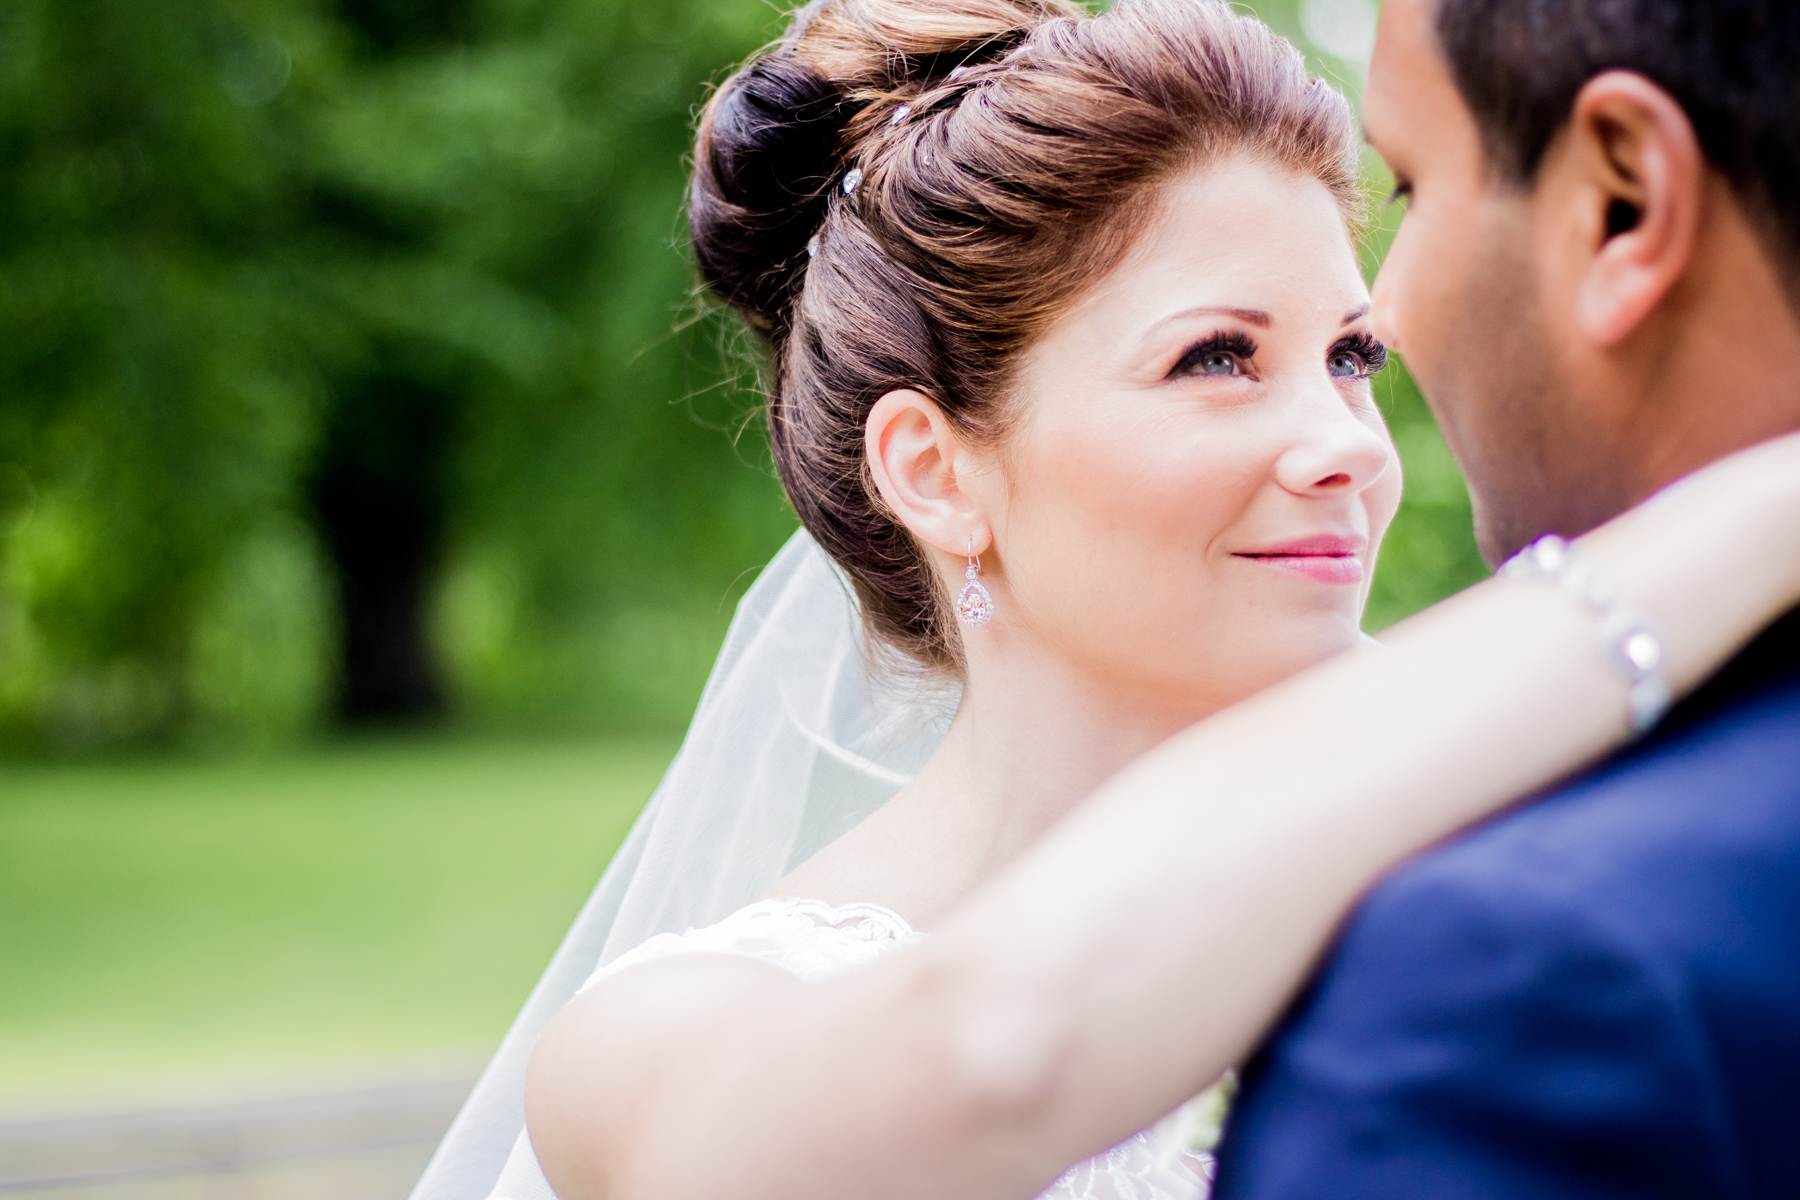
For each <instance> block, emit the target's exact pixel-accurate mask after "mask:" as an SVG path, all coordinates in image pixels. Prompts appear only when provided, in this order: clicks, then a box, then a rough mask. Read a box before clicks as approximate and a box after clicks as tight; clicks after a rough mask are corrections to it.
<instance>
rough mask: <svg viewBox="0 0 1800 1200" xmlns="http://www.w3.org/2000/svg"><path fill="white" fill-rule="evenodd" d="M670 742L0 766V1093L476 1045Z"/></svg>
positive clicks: (644, 791) (587, 881) (585, 884)
mask: <svg viewBox="0 0 1800 1200" xmlns="http://www.w3.org/2000/svg"><path fill="white" fill-rule="evenodd" d="M673 750H674V741H673V739H639V740H615V741H601V742H564V743H554V742H552V743H537V744H533V743H458V742H452V741H431V740H415V741H393V742H375V743H366V744H351V745H343V746H335V747H327V748H322V749H316V750H312V751H308V752H295V753H293V754H291V755H288V756H282V757H268V758H263V759H257V760H246V761H229V762H206V761H189V760H172V761H148V762H142V763H129V764H101V765H70V766H40V767H0V1100H3V1101H5V1102H7V1103H8V1104H9V1105H10V1104H16V1103H18V1102H20V1101H27V1100H31V1099H33V1098H42V1099H45V1100H48V1099H50V1098H51V1097H56V1098H64V1097H80V1096H83V1095H87V1094H103V1093H107V1092H109V1091H115V1090H118V1089H119V1088H121V1087H124V1086H127V1085H130V1084H133V1083H136V1084H137V1085H138V1086H140V1087H141V1086H142V1084H143V1081H147V1080H150V1081H153V1080H157V1079H163V1078H174V1077H178V1076H187V1077H196V1076H202V1077H203V1076H206V1075H208V1074H209V1073H210V1074H223V1073H232V1074H242V1073H245V1072H253V1073H254V1072H263V1073H276V1072H280V1071H284V1070H291V1069H296V1068H307V1067H310V1066H316V1065H317V1064H323V1063H334V1062H338V1063H354V1062H357V1061H369V1060H374V1059H381V1058H387V1057H393V1056H400V1055H406V1054H411V1053H417V1052H426V1051H431V1050H434V1049H437V1048H445V1047H480V1046H484V1045H492V1044H493V1043H495V1042H497V1041H498V1040H499V1038H500V1036H501V1034H502V1033H503V1032H504V1031H505V1029H506V1026H507V1023H508V1022H509V1021H510V1020H511V1018H512V1016H513V1014H514V1012H515V1011H516V1010H517V1008H518V1006H519V1004H520V1003H521V1002H522V1001H523V1000H524V997H525V995H526V993H527V992H528V991H529V990H530V987H531V985H532V983H533V982H534V981H535V979H536V978H537V975H538V972H539V971H540V970H541V969H542V968H543V966H544V964H545V962H546V961H548V959H549V956H550V953H551V951H552V950H553V949H554V948H555V946H556V944H557V942H558V940H560V938H561V937H562V934H563V932H564V930H565V929H566V928H567V926H568V924H569V922H570V920H571V919H572V918H573V917H574V914H575V911H576V909H577V908H578V907H579V906H580V904H581V901H582V900H583V899H584V898H585V896H586V895H587V893H588V891H589V890H590V889H591V888H592V887H593V884H594V881H595V880H596V879H598V878H599V875H600V871H601V869H602V868H603V867H604V866H605V865H606V861H607V859H608V858H609V857H610V856H611V854H612V852H613V850H614V849H615V848H616V847H617V846H618V843H619V841H620V840H621V839H622V838H623V837H624V835H625V831H626V830H627V829H628V828H629V827H630V824H631V822H632V820H633V818H635V817H636V815H637V813H638V810H639V809H640V808H641V807H642V805H643V803H644V801H645V800H646V799H647V798H648V797H649V794H650V791H651V789H652V788H653V787H654V786H655V784H656V781H657V779H658V778H659V777H660V775H661V773H662V770H663V768H664V766H665V765H666V764H667V762H668V760H669V757H670V756H671V754H672V753H673Z"/></svg>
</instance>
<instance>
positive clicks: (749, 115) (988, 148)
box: [689, 0, 1362, 671]
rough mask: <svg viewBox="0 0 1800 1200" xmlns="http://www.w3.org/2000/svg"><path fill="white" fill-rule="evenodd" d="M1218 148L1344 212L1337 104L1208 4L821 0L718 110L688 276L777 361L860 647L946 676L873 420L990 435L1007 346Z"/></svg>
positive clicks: (780, 444) (794, 446) (712, 117)
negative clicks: (922, 417) (914, 419)
mask: <svg viewBox="0 0 1800 1200" xmlns="http://www.w3.org/2000/svg"><path fill="white" fill-rule="evenodd" d="M903 104H905V105H909V106H910V110H909V111H908V112H907V113H905V114H901V113H900V106H901V105H903ZM1232 154H1247V155H1250V156H1253V157H1256V158H1259V159H1262V160H1265V161H1268V162H1272V163H1275V164H1278V165H1281V166H1284V167H1287V168H1289V169H1292V170H1294V171H1296V172H1299V173H1302V174H1304V175H1307V176H1310V177H1313V178H1316V179H1318V180H1320V181H1321V182H1323V183H1324V184H1325V186H1326V187H1328V188H1329V189H1330V190H1331V191H1332V193H1333V194H1334V195H1335V196H1336V197H1337V198H1338V201H1339V203H1340V205H1341V206H1342V208H1343V209H1344V211H1345V214H1346V218H1347V219H1349V220H1351V221H1352V222H1354V221H1355V220H1356V219H1357V217H1358V216H1359V215H1360V212H1361V204H1362V197H1361V193H1360V191H1359V190H1358V186H1357V154H1358V146H1357V138H1356V136H1355V131H1354V127H1353V124H1352V121H1351V118H1350V112H1349V107H1348V105H1347V104H1346V103H1345V101H1344V98H1343V97H1342V96H1341V95H1340V94H1339V93H1338V92H1337V91H1336V90H1335V89H1333V88H1331V87H1330V86H1329V85H1327V84H1325V83H1322V82H1320V81H1318V80H1314V79H1311V78H1309V77H1308V76H1307V74H1306V69H1305V63H1304V60H1303V59H1302V57H1301V55H1300V54H1299V53H1298V52H1297V51H1296V50H1294V48H1293V47H1291V46H1290V45H1288V44H1287V43H1286V42H1285V41H1283V40H1281V39H1280V38H1279V37H1277V36H1276V35H1275V34H1274V33H1272V32H1271V31H1270V30H1269V29H1268V28H1267V27H1266V26H1264V25H1263V24H1261V23H1260V22H1258V21H1256V20H1254V19H1253V18H1250V17H1246V16H1241V15H1239V14H1237V13H1234V12H1232V11H1231V9H1230V8H1229V7H1228V6H1227V5H1226V4H1224V3H1221V2H1219V0H1121V3H1120V4H1119V5H1118V7H1117V8H1115V9H1113V10H1112V11H1110V12H1107V13H1105V14H1103V15H1100V16H1093V17H1090V16H1087V15H1086V14H1085V13H1083V12H1082V11H1081V10H1080V9H1078V8H1076V7H1075V6H1074V5H1073V4H1071V3H1069V2H1068V0H814V3H812V4H809V5H807V7H805V8H803V9H801V10H800V11H799V12H798V13H797V14H796V15H795V17H794V20H793V23H792V25H791V26H790V28H789V30H788V33H787V35H786V36H785V37H784V38H783V39H782V41H781V42H780V43H778V44H777V45H776V46H774V47H772V48H770V49H769V50H768V51H766V52H765V53H763V54H762V55H760V56H759V57H757V58H755V59H753V60H752V61H751V62H750V63H749V64H748V65H746V66H745V67H743V68H742V69H741V70H739V71H738V72H737V73H736V74H735V75H733V76H732V77H731V78H730V79H728V80H727V81H726V82H725V83H724V85H723V86H721V87H720V89H719V90H718V92H717V93H716V94H715V95H714V96H713V97H712V99H711V101H710V102H709V103H708V104H707V106H706V109H705V111H704V113H703V115H702V117H701V120H700V129H699V135H698V140H697V146H696V152H695V165H694V176H693V183H692V187H691V190H690V195H689V218H690V222H691V228H692V232H693V240H694V252H695V257H696V259H697V260H698V263H699V266H700V270H701V274H702V276H703V277H704V279H705V280H706V282H707V284H708V285H709V286H710V287H711V288H712V289H713V290H714V292H716V293H717V294H718V295H719V296H720V297H721V298H722V299H724V300H725V301H726V302H727V303H729V304H731V305H732V306H733V307H734V308H736V309H737V310H738V311H739V312H740V313H741V314H742V315H743V316H744V318H745V319H746V320H747V321H748V322H749V323H750V325H751V327H752V328H754V329H756V330H757V331H758V332H759V333H760V334H761V335H762V336H763V337H764V339H765V340H766V341H767V343H768V346H769V349H770V351H771V354H772V360H773V368H774V370H773V378H772V383H773V386H772V388H771V395H770V397H769V405H768V411H769V422H770V432H771V437H772V440H773V444H774V452H775V461H776V464H777V467H778V469H779V470H780V473H781V479H782V483H783V485H784V486H785V487H786V489H787V494H788V498H789V500H790V501H791V502H792V503H793V505H794V508H795V510H796V511H797V512H798V513H799V515H800V520H801V521H802V522H803V523H804V524H805V526H806V528H807V529H808V530H809V531H811V533H812V535H813V537H814V538H816V539H817V540H818V542H819V544H820V545H821V546H822V547H823V548H824V549H825V551H826V552H827V553H828V554H830V555H831V557H832V558H834V559H835V560H836V561H837V562H838V563H839V564H840V565H841V566H842V567H843V568H844V569H845V571H846V572H848V574H849V576H850V579H851V581H852V583H853V585H854V586H855V588H856V592H857V595H858V598H859V600H860V601H861V604H862V611H863V614H864V618H865V620H866V621H867V622H868V623H869V626H870V629H871V631H872V632H873V633H874V635H875V636H876V637H878V638H880V639H881V640H883V641H885V642H887V643H888V644H890V645H893V646H896V647H898V648H899V649H901V650H903V651H905V652H907V653H908V654H910V655H912V656H913V657H914V658H916V659H918V660H919V661H921V662H922V663H924V664H925V665H926V666H928V667H934V668H941V669H948V670H952V671H956V670H959V669H960V667H961V662H962V650H961V641H960V638H959V636H958V633H957V631H956V625H955V621H954V620H953V619H952V618H951V614H950V605H949V597H948V596H947V595H945V594H944V591H943V589H942V587H941V586H940V583H939V580H938V578H937V577H936V575H935V574H934V573H933V571H932V568H931V566H930V564H929V562H927V560H926V558H925V556H924V555H923V554H922V553H921V551H920V549H919V547H918V545H917V544H916V543H915V542H914V540H913V539H912V536H911V535H910V534H909V533H908V531H907V530H906V529H905V528H904V527H903V526H902V525H901V524H900V523H899V522H898V521H897V520H895V518H894V517H893V515H892V514H891V513H890V512H889V511H888V510H887V508H886V507H885V506H884V505H883V504H882V502H881V499H880V497H879V495H878V494H877V492H876V489H875V486H874V482H873V479H872V477H871V476H870V473H869V470H868V465H867V463H866V461H865V457H864V449H863V426H864V424H865V422H866V421H867V418H868V414H869V410H870V408H871V407H873V405H874V404H875V401H877V400H878V399H880V398H881V397H882V396H883V395H884V394H886V393H887V392H890V391H893V390H896V389H899V388H913V389H916V390H918V391H920V392H923V393H924V394H926V395H928V396H930V397H931V398H932V399H933V400H934V401H935V402H936V403H937V404H938V406H939V407H940V408H942V410H943V411H944V414H945V415H946V417H947V418H948V419H949V420H950V421H951V422H952V424H953V425H954V426H955V427H956V428H957V429H958V431H959V432H960V433H962V434H964V435H965V436H968V437H970V438H972V439H975V440H977V441H990V440H992V439H994V438H997V437H999V436H1000V435H1001V434H1002V432H1003V430H1004V417H1005V415H1006V414H1005V404H1004V401H1005V398H1006V389H1007V385H1008V382H1009V378H1010V373H1011V370H1012V368H1013V365H1014V364H1015V362H1016V361H1017V358H1018V355H1019V352H1020V351H1021V350H1022V349H1024V348H1025V347H1026V346H1027V345H1028V344H1029V343H1030V342H1031V340H1032V339H1033V338H1034V337H1036V336H1037V335H1038V334H1039V333H1041V332H1042V331H1043V330H1044V329H1045V327H1046V326H1047V325H1048V324H1049V323H1050V322H1051V321H1052V320H1054V319H1055V317H1056V316H1057V315H1058V314H1059V313H1061V312H1062V311H1064V310H1065V309H1066V307H1067V306H1068V304H1069V303H1070V302H1071V301H1072V300H1073V299H1075V298H1076V297H1078V296H1079V295H1080V294H1081V293H1082V291H1083V290H1084V288H1086V287H1087V286H1089V285H1090V284H1091V283H1092V282H1093V281H1094V280H1095V279H1097V278H1098V277H1099V275H1101V274H1102V273H1104V272H1105V271H1106V270H1107V269H1109V268H1110V266H1111V265H1112V264H1113V263H1115V262H1117V261H1118V259H1119V257H1120V256H1121V255H1122V254H1123V252H1124V250H1125V249H1126V248H1127V246H1128V245H1129V243H1130V239H1131V236H1132V235H1133V234H1134V233H1135V232H1136V229H1137V227H1138V226H1140V225H1141V224H1142V215H1143V214H1144V213H1145V212H1146V211H1147V210H1146V206H1145V203H1144V201H1145V199H1146V198H1147V197H1149V196H1150V195H1151V194H1152V193H1153V190H1154V188H1155V186H1156V185H1157V184H1158V183H1159V182H1161V181H1163V180H1165V179H1167V178H1168V177H1170V176H1171V175H1173V174H1175V173H1176V172H1178V171H1181V170H1184V169H1187V168H1190V167H1192V166H1195V165H1198V164H1201V163H1204V162H1207V161H1212V160H1216V159H1218V158H1221V157H1224V156H1226V155H1232ZM859 172H860V174H858V173H859ZM858 180H860V183H858V182H857V181H858Z"/></svg>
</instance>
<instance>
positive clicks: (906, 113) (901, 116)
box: [888, 104, 912, 125]
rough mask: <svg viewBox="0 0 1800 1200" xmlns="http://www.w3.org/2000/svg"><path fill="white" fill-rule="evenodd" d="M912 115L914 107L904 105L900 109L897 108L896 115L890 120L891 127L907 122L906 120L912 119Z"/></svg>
mask: <svg viewBox="0 0 1800 1200" xmlns="http://www.w3.org/2000/svg"><path fill="white" fill-rule="evenodd" d="M911 115H912V105H910V104H902V105H901V106H900V107H899V108H896V109H895V110H894V115H893V116H891V117H889V118H888V124H889V125H898V124H899V123H900V122H902V121H904V120H906V118H908V117H910V116H911Z"/></svg>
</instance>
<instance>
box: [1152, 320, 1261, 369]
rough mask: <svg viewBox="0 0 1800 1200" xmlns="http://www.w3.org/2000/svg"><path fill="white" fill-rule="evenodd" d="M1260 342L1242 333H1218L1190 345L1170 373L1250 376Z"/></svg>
mask: <svg viewBox="0 0 1800 1200" xmlns="http://www.w3.org/2000/svg"><path fill="white" fill-rule="evenodd" d="M1255 357H1256V343H1255V342H1253V341H1251V340H1250V339H1249V337H1247V336H1246V335H1244V334H1242V333H1238V332H1236V331H1232V332H1230V333H1215V334H1213V335H1212V336H1210V337H1207V338H1204V339H1202V340H1200V341H1198V342H1195V343H1194V344H1193V345H1192V346H1189V347H1188V348H1187V349H1186V350H1185V351H1184V352H1183V353H1182V355H1181V358H1180V360H1179V361H1178V362H1176V364H1175V368H1174V369H1173V370H1172V371H1170V372H1169V374H1170V376H1171V377H1173V376H1177V375H1248V374H1249V373H1250V369H1249V363H1250V360H1251V359H1253V358H1255Z"/></svg>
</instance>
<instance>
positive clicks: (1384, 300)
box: [1369, 263, 1400, 353]
mask: <svg viewBox="0 0 1800 1200" xmlns="http://www.w3.org/2000/svg"><path fill="white" fill-rule="evenodd" d="M1396 291H1397V288H1396V287H1395V286H1394V274H1393V273H1392V272H1390V271H1389V270H1388V264H1386V263H1383V264H1382V267H1381V270H1379V271H1378V272H1376V274H1375V283H1374V286H1372V287H1371V288H1370V289H1369V330H1370V332H1371V333H1373V334H1374V335H1375V336H1376V338H1378V339H1379V340H1380V341H1381V344H1382V345H1384V346H1386V347H1387V348H1388V349H1389V350H1392V351H1394V352H1395V353H1400V323H1399V321H1398V320H1397V319H1396V318H1397V317H1398V316H1399V312H1398V309H1397V306H1396V305H1395V303H1394V296H1395V292H1396Z"/></svg>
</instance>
